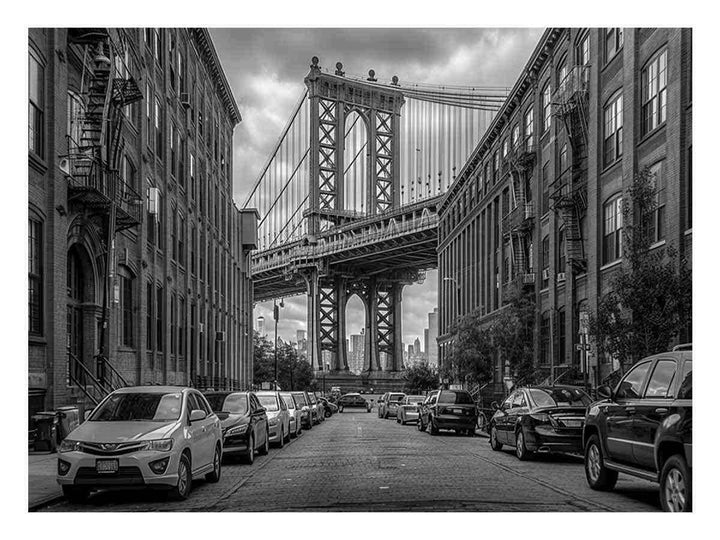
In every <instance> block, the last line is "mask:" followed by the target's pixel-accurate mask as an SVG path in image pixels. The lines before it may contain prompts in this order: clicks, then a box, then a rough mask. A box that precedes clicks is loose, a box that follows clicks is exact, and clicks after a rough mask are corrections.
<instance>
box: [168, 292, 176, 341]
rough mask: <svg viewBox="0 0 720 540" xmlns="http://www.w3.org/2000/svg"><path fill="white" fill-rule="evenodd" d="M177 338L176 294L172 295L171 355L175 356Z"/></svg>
mask: <svg viewBox="0 0 720 540" xmlns="http://www.w3.org/2000/svg"><path fill="white" fill-rule="evenodd" d="M176 338H177V303H176V302H175V294H172V295H170V354H175V350H176V349H175V342H176Z"/></svg>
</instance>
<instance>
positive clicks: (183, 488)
mask: <svg viewBox="0 0 720 540" xmlns="http://www.w3.org/2000/svg"><path fill="white" fill-rule="evenodd" d="M191 488H192V469H191V468H190V458H188V456H187V454H182V455H181V456H180V461H179V463H178V481H177V484H176V485H175V487H173V488H172V489H171V490H170V496H171V497H172V498H173V499H175V500H177V501H184V500H185V499H187V498H188V495H190V489H191Z"/></svg>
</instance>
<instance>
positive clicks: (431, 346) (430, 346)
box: [425, 308, 438, 367]
mask: <svg viewBox="0 0 720 540" xmlns="http://www.w3.org/2000/svg"><path fill="white" fill-rule="evenodd" d="M437 337H438V308H435V309H434V310H433V311H432V313H428V330H427V340H426V343H427V345H426V347H427V348H426V349H425V354H426V355H427V361H428V365H430V366H435V367H437V365H438V344H437Z"/></svg>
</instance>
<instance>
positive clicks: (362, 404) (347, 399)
mask: <svg viewBox="0 0 720 540" xmlns="http://www.w3.org/2000/svg"><path fill="white" fill-rule="evenodd" d="M337 404H338V412H343V411H344V410H345V409H365V412H370V404H369V403H368V402H367V400H366V399H365V398H364V397H362V396H361V395H360V394H357V393H354V392H351V393H348V394H345V395H344V396H340V399H338V403H337Z"/></svg>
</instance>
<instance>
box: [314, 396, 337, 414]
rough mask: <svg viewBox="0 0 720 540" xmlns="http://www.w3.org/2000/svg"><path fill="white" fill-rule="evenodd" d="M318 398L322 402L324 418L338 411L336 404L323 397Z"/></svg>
mask: <svg viewBox="0 0 720 540" xmlns="http://www.w3.org/2000/svg"><path fill="white" fill-rule="evenodd" d="M318 400H319V401H320V402H321V403H322V404H323V410H324V411H325V413H324V414H325V418H330V417H331V416H332V415H333V414H335V413H336V412H338V406H337V405H335V404H334V403H332V402H331V401H329V400H327V399H325V398H324V397H321V398H318Z"/></svg>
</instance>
